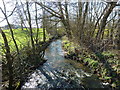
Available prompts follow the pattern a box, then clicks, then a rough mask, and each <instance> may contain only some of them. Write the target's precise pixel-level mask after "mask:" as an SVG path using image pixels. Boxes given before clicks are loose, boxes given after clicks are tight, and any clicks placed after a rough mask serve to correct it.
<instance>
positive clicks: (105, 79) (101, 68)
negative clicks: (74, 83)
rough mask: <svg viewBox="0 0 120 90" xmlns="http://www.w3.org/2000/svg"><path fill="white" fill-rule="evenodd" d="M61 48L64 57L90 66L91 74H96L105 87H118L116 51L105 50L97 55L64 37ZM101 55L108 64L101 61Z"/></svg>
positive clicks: (119, 85) (118, 68)
mask: <svg viewBox="0 0 120 90" xmlns="http://www.w3.org/2000/svg"><path fill="white" fill-rule="evenodd" d="M63 49H64V50H65V52H66V53H65V58H67V59H71V60H75V61H77V62H78V63H81V64H83V65H84V66H86V67H88V68H90V71H91V73H92V74H93V75H97V76H98V78H99V80H101V82H102V83H103V85H104V86H105V87H107V88H112V89H114V88H117V89H118V88H120V81H119V75H120V73H119V70H120V67H119V63H120V62H119V60H120V58H119V53H118V52H116V51H105V52H103V53H102V54H99V56H98V54H95V53H93V52H91V51H90V50H88V49H87V48H83V47H80V46H78V45H77V44H75V43H73V42H70V41H69V40H67V39H66V38H64V39H63ZM115 52H116V53H115ZM101 57H102V58H104V59H105V60H106V61H107V62H108V64H105V63H103V62H101V60H100V59H102V58H101ZM106 65H109V66H110V67H112V69H113V72H110V71H108V67H106ZM114 72H115V73H114ZM109 73H111V74H109Z"/></svg>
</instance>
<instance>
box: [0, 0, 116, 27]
mask: <svg viewBox="0 0 120 90" xmlns="http://www.w3.org/2000/svg"><path fill="white" fill-rule="evenodd" d="M15 1H16V0H4V2H5V3H6V9H7V15H9V14H10V13H11V11H12V10H13V8H14V5H15ZM18 1H19V0H18ZM21 1H23V2H24V1H25V0H21ZM29 1H41V0H29ZM43 1H45V0H43ZM46 1H57V0H46ZM58 1H60V0H58ZM68 1H69V0H68ZM76 1H77V0H76ZM79 1H85V0H79ZM86 1H88V0H86ZM89 1H90V0H89ZM92 1H96V0H92ZM97 1H98V0H97ZM99 1H100V0H99ZM107 1H109V0H107ZM114 1H116V0H114ZM0 7H1V8H2V9H4V7H3V3H2V0H0ZM3 19H4V15H3V14H2V12H1V10H0V27H2V26H5V25H7V22H6V20H4V21H2V20H3ZM8 19H9V22H10V23H12V22H13V17H9V18H8ZM1 21H2V22H1Z"/></svg>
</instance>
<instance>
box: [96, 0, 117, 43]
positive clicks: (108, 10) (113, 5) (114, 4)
mask: <svg viewBox="0 0 120 90" xmlns="http://www.w3.org/2000/svg"><path fill="white" fill-rule="evenodd" d="M115 6H116V2H111V4H110V6H109V7H108V9H107V10H106V12H105V14H104V16H103V18H102V20H101V25H100V30H99V31H98V35H97V36H96V39H97V40H98V41H99V40H100V39H101V35H103V33H104V29H105V26H106V21H107V18H108V17H109V15H110V13H111V12H112V11H113V9H114V7H115Z"/></svg>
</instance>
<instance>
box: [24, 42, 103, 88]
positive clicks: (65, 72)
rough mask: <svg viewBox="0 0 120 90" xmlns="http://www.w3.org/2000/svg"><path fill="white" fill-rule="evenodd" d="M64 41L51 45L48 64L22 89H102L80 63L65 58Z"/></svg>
mask: <svg viewBox="0 0 120 90" xmlns="http://www.w3.org/2000/svg"><path fill="white" fill-rule="evenodd" d="M61 44H62V41H61V40H57V41H54V42H52V43H51V45H50V46H49V47H48V48H47V50H46V52H45V58H46V59H47V62H46V63H44V64H43V66H40V67H39V68H38V69H37V70H36V71H35V72H34V73H33V74H32V75H31V76H30V77H29V80H28V81H27V82H26V83H25V84H24V85H23V87H22V88H83V89H84V88H85V87H87V88H102V87H103V85H102V83H101V82H100V81H99V80H98V79H97V78H96V76H93V75H92V74H90V73H89V71H88V70H87V69H86V68H85V67H84V66H83V65H82V64H80V63H77V62H76V61H74V60H68V59H65V58H64V51H63V50H62V45H61Z"/></svg>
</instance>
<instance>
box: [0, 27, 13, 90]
mask: <svg viewBox="0 0 120 90" xmlns="http://www.w3.org/2000/svg"><path fill="white" fill-rule="evenodd" d="M0 33H1V35H2V37H3V40H4V46H5V49H6V53H5V54H6V55H5V56H6V59H7V66H8V71H9V90H12V88H13V86H12V85H13V67H12V65H13V58H12V56H11V53H10V47H9V45H8V40H7V38H6V35H5V33H4V32H3V31H2V29H1V28H0Z"/></svg>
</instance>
